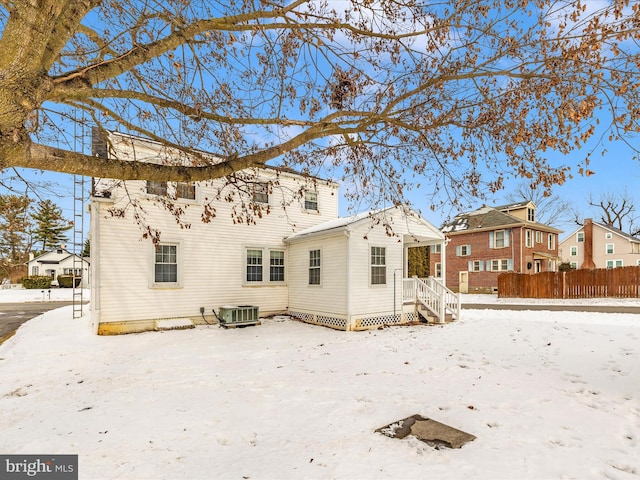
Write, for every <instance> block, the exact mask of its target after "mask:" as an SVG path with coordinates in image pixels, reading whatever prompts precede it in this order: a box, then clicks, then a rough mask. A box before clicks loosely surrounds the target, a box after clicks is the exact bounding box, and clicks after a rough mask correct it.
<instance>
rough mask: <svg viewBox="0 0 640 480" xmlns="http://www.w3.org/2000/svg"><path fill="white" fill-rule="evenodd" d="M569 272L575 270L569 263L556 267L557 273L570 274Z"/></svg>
mask: <svg viewBox="0 0 640 480" xmlns="http://www.w3.org/2000/svg"><path fill="white" fill-rule="evenodd" d="M571 270H575V268H574V267H572V266H571V264H570V263H569V262H562V263H561V264H560V265H558V271H559V272H570V271H571Z"/></svg>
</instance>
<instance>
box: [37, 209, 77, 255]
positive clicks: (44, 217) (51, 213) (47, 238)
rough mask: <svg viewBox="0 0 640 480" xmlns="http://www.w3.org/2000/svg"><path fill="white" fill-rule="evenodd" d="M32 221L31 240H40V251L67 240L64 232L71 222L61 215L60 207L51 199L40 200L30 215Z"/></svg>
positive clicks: (70, 225)
mask: <svg viewBox="0 0 640 480" xmlns="http://www.w3.org/2000/svg"><path fill="white" fill-rule="evenodd" d="M32 218H33V221H34V227H35V228H34V232H33V240H34V243H35V242H42V251H43V252H46V251H47V250H49V249H51V248H53V247H57V246H58V245H60V244H61V243H64V242H67V241H69V237H67V236H66V235H65V234H64V232H66V231H67V230H69V229H70V228H71V227H72V226H73V224H72V223H71V222H70V221H68V220H66V219H65V218H64V217H63V216H62V209H61V208H60V207H58V206H57V205H56V204H55V203H53V202H52V201H51V200H40V201H39V202H38V206H37V207H36V211H35V213H34V214H33V215H32Z"/></svg>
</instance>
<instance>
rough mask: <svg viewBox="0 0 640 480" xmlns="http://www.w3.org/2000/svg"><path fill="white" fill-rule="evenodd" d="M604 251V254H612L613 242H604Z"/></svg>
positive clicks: (613, 249)
mask: <svg viewBox="0 0 640 480" xmlns="http://www.w3.org/2000/svg"><path fill="white" fill-rule="evenodd" d="M609 247H611V251H609ZM604 253H605V254H606V255H614V254H615V244H613V243H605V244H604Z"/></svg>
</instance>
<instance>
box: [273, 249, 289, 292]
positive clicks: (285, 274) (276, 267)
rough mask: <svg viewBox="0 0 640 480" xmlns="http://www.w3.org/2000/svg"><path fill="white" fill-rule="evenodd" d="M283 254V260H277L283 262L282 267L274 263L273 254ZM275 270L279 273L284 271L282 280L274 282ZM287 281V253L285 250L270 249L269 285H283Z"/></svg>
mask: <svg viewBox="0 0 640 480" xmlns="http://www.w3.org/2000/svg"><path fill="white" fill-rule="evenodd" d="M274 253H278V254H280V253H282V258H276V259H275V260H282V265H280V264H279V263H276V264H274V263H273V260H274V258H273V254H274ZM274 269H277V270H278V271H280V270H282V280H273V273H274ZM286 281H287V252H286V250H284V249H278V248H270V249H269V283H278V284H283V283H285V282H286Z"/></svg>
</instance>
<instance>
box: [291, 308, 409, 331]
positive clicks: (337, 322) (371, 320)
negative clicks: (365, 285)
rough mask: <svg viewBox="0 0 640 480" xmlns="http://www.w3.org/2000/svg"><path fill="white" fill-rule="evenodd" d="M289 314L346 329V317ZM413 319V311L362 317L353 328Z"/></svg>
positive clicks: (360, 328) (309, 321) (406, 321)
mask: <svg viewBox="0 0 640 480" xmlns="http://www.w3.org/2000/svg"><path fill="white" fill-rule="evenodd" d="M289 315H291V316H292V317H294V318H297V319H299V320H302V321H303V322H306V323H313V324H314V325H322V326H324V327H330V328H335V329H338V330H347V320H346V318H339V317H332V316H327V315H316V314H313V313H303V312H289ZM415 320H418V314H417V313H414V312H405V313H404V314H396V315H393V314H390V315H377V316H373V317H362V318H357V319H356V320H355V330H368V329H371V328H378V327H383V326H387V325H403V324H406V323H411V322H413V321H415Z"/></svg>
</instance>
